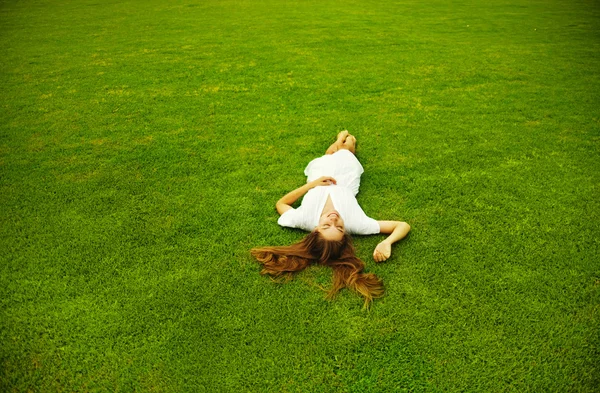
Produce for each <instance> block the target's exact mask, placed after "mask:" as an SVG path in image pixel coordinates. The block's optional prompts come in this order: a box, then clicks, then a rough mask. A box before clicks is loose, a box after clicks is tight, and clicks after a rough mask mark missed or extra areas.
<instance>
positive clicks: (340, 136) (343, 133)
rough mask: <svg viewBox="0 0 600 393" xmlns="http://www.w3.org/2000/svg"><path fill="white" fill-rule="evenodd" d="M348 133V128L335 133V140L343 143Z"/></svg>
mask: <svg viewBox="0 0 600 393" xmlns="http://www.w3.org/2000/svg"><path fill="white" fill-rule="evenodd" d="M348 135H349V133H348V130H344V131H340V132H339V133H338V134H337V141H338V142H340V143H341V144H344V142H345V141H346V137H347V136H348Z"/></svg>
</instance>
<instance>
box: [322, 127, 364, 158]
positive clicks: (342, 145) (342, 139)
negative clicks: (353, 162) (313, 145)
mask: <svg viewBox="0 0 600 393" xmlns="http://www.w3.org/2000/svg"><path fill="white" fill-rule="evenodd" d="M351 136H352V135H350V134H349V133H348V131H347V130H344V131H341V132H340V133H339V134H338V135H337V140H336V141H335V142H334V143H333V144H332V145H331V146H329V148H328V149H327V151H326V152H325V154H333V153H335V152H336V151H338V150H340V149H346V150H350V149H349V145H347V144H346V143H347V141H348V139H349V137H351ZM352 138H354V137H353V136H352ZM354 143H356V138H354ZM350 151H351V152H352V153H354V150H350Z"/></svg>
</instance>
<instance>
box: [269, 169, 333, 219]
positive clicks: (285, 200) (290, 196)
mask: <svg viewBox="0 0 600 393" xmlns="http://www.w3.org/2000/svg"><path fill="white" fill-rule="evenodd" d="M332 184H336V181H335V179H334V178H333V177H330V176H322V177H320V178H318V179H317V180H313V181H311V182H309V183H306V184H305V185H303V186H302V187H298V188H296V189H295V190H294V191H290V192H288V193H287V194H285V195H284V196H283V197H282V198H281V199H280V200H278V201H277V203H276V204H275V208H276V209H277V213H279V215H282V214H283V213H285V212H286V211H288V210H290V209H292V204H293V203H294V202H296V201H297V200H298V199H300V198H301V197H302V196H303V195H304V194H306V193H307V192H308V191H309V190H310V189H312V188H315V187H317V186H330V185H332Z"/></svg>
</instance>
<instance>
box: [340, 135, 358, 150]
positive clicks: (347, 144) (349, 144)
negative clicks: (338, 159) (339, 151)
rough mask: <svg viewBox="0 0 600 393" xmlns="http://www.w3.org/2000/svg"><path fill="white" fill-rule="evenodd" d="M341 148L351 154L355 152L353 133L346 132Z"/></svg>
mask: <svg viewBox="0 0 600 393" xmlns="http://www.w3.org/2000/svg"><path fill="white" fill-rule="evenodd" d="M342 148H343V149H347V150H349V151H350V152H352V154H354V153H356V138H355V137H354V135H350V134H348V136H347V137H346V140H345V141H344V145H343V147H342Z"/></svg>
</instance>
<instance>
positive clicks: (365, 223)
mask: <svg viewBox="0 0 600 393" xmlns="http://www.w3.org/2000/svg"><path fill="white" fill-rule="evenodd" d="M346 229H347V230H348V232H350V234H353V235H375V234H377V233H379V232H380V231H381V229H380V228H379V223H378V222H377V221H376V220H374V219H372V218H371V217H369V216H367V215H366V214H365V212H364V211H363V209H362V208H361V207H360V205H359V204H358V202H357V203H355V204H353V206H352V214H350V215H349V217H348V219H347V220H346Z"/></svg>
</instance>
